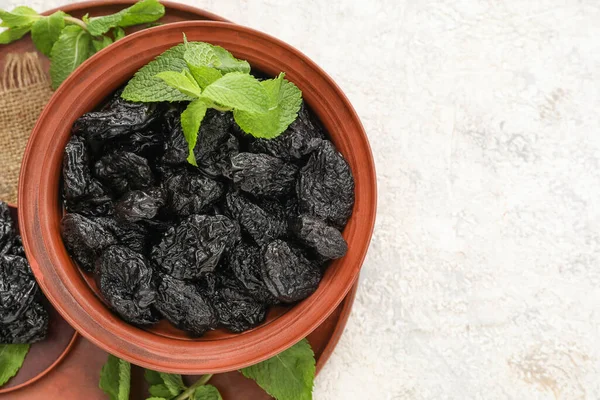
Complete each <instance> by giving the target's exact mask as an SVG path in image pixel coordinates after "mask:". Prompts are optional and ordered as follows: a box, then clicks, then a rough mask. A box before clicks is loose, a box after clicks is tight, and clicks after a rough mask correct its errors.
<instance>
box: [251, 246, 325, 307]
mask: <svg viewBox="0 0 600 400" xmlns="http://www.w3.org/2000/svg"><path fill="white" fill-rule="evenodd" d="M262 257H263V263H262V270H261V271H262V277H263V279H264V281H265V284H266V286H267V289H269V291H270V292H271V294H272V295H273V296H275V297H276V298H277V299H278V300H280V301H282V302H284V303H294V302H297V301H300V300H303V299H305V298H307V297H308V296H310V295H311V294H312V293H313V292H314V291H315V290H317V287H318V286H319V282H320V281H321V271H320V270H319V268H318V267H317V266H316V265H314V264H312V263H311V262H310V261H308V260H307V259H306V258H305V257H304V256H302V254H301V252H299V251H294V249H292V248H291V247H290V245H289V244H288V243H287V242H284V241H283V240H275V241H274V242H271V243H270V244H269V245H268V246H266V247H265V248H264V249H263V254H262Z"/></svg>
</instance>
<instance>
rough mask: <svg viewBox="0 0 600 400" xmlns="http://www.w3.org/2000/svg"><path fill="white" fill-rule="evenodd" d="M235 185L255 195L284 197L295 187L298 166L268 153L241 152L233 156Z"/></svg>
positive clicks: (232, 164)
mask: <svg viewBox="0 0 600 400" xmlns="http://www.w3.org/2000/svg"><path fill="white" fill-rule="evenodd" d="M231 167H232V171H233V173H232V178H233V182H234V183H235V185H236V186H237V187H238V188H239V189H241V190H243V191H244V192H247V193H250V194H253V195H255V196H265V197H284V196H286V195H288V194H289V193H290V192H291V191H292V189H293V188H294V183H295V182H296V173H297V172H298V170H297V168H296V167H295V166H294V165H292V164H289V163H286V162H285V161H282V160H280V159H279V158H276V157H272V156H269V155H267V154H253V153H240V154H238V155H237V156H234V157H232V158H231Z"/></svg>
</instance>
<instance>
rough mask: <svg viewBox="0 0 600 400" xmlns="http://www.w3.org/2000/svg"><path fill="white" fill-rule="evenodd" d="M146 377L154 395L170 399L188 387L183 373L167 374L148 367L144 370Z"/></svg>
mask: <svg viewBox="0 0 600 400" xmlns="http://www.w3.org/2000/svg"><path fill="white" fill-rule="evenodd" d="M144 377H145V378H146V381H147V382H148V383H149V384H150V388H149V392H150V394H151V395H152V396H154V397H158V398H161V397H164V398H167V399H170V398H172V397H174V396H177V395H178V394H179V393H181V392H183V391H184V390H185V389H187V387H186V386H185V384H184V383H183V379H182V378H181V375H177V374H166V373H163V372H156V371H152V370H149V369H147V370H146V371H145V372H144Z"/></svg>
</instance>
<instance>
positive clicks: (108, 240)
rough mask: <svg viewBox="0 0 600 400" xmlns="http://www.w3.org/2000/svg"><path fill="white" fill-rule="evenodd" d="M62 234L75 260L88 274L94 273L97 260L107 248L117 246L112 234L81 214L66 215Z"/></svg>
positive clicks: (62, 223) (62, 225) (62, 224)
mask: <svg viewBox="0 0 600 400" xmlns="http://www.w3.org/2000/svg"><path fill="white" fill-rule="evenodd" d="M61 234H62V238H63V241H64V242H65V247H66V248H67V250H69V252H70V254H71V255H72V256H73V259H74V260H75V261H76V262H77V264H78V265H79V266H80V267H81V269H83V270H84V271H87V272H92V271H93V269H94V262H95V261H96V258H97V257H98V256H99V255H100V253H101V252H102V251H103V250H104V249H105V248H107V247H108V246H110V245H113V244H117V240H116V239H115V237H114V236H113V234H112V233H111V232H109V231H108V230H107V229H105V228H104V227H102V226H101V225H100V224H98V223H97V222H95V221H93V220H91V219H89V218H86V217H84V216H82V215H79V214H66V215H65V216H64V217H63V219H62V222H61Z"/></svg>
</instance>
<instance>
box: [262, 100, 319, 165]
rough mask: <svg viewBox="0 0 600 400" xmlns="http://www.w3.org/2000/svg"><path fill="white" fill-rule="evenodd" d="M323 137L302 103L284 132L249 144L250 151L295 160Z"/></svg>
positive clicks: (313, 148) (306, 152)
mask: <svg viewBox="0 0 600 400" xmlns="http://www.w3.org/2000/svg"><path fill="white" fill-rule="evenodd" d="M324 137H325V136H324V135H323V131H322V129H321V128H320V127H319V126H318V125H317V124H316V123H315V122H314V121H313V119H312V117H311V115H310V114H309V112H308V110H307V109H306V107H305V106H304V105H303V106H302V108H301V109H300V112H299V113H298V118H297V119H296V120H295V121H294V122H292V124H291V125H290V126H289V127H288V128H287V129H286V130H285V132H283V133H282V134H281V135H279V136H277V137H276V138H273V139H256V140H255V141H253V142H252V143H251V144H250V151H251V152H253V153H265V154H269V155H271V156H273V157H278V158H281V159H283V160H286V161H296V160H300V159H302V158H303V157H305V156H306V155H308V154H310V153H312V152H313V151H314V150H315V149H316V148H317V147H318V146H319V143H320V142H321V139H324Z"/></svg>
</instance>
